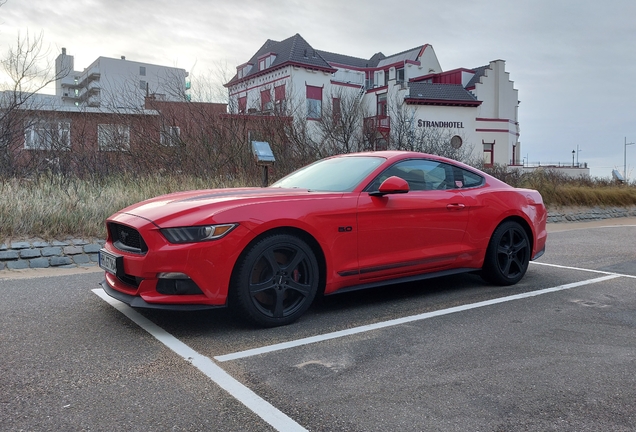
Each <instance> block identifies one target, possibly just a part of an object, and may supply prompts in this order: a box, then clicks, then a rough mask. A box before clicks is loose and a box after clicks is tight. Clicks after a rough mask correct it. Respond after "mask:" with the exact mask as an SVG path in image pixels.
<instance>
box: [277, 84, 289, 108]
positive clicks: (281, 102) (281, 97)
mask: <svg viewBox="0 0 636 432" xmlns="http://www.w3.org/2000/svg"><path fill="white" fill-rule="evenodd" d="M286 110H287V107H286V103H285V84H282V85H279V86H278V87H274V111H276V112H277V113H278V114H284V113H285V111H286Z"/></svg>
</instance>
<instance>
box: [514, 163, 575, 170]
mask: <svg viewBox="0 0 636 432" xmlns="http://www.w3.org/2000/svg"><path fill="white" fill-rule="evenodd" d="M510 166H518V167H528V168H538V167H546V168H549V167H555V168H582V169H586V168H587V162H575V163H572V162H550V161H548V162H526V161H523V162H521V163H520V162H514V161H510Z"/></svg>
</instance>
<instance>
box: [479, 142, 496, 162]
mask: <svg viewBox="0 0 636 432" xmlns="http://www.w3.org/2000/svg"><path fill="white" fill-rule="evenodd" d="M481 142H482V144H483V145H484V165H485V166H487V167H491V166H493V165H494V163H495V142H494V141H493V142H491V143H487V142H484V141H483V140H482V141H481Z"/></svg>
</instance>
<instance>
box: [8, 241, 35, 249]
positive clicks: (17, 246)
mask: <svg viewBox="0 0 636 432" xmlns="http://www.w3.org/2000/svg"><path fill="white" fill-rule="evenodd" d="M30 247H31V243H29V242H11V249H28V248H30Z"/></svg>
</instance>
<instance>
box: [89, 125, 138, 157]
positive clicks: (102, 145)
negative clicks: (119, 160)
mask: <svg viewBox="0 0 636 432" xmlns="http://www.w3.org/2000/svg"><path fill="white" fill-rule="evenodd" d="M97 145H98V147H99V151H126V150H130V126H127V125H119V124H100V125H97Z"/></svg>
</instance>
